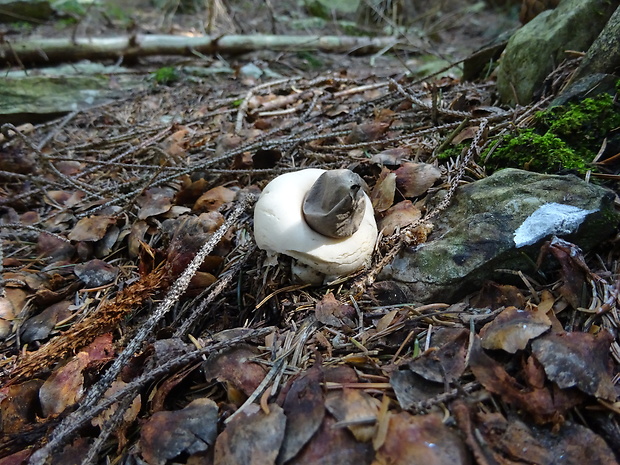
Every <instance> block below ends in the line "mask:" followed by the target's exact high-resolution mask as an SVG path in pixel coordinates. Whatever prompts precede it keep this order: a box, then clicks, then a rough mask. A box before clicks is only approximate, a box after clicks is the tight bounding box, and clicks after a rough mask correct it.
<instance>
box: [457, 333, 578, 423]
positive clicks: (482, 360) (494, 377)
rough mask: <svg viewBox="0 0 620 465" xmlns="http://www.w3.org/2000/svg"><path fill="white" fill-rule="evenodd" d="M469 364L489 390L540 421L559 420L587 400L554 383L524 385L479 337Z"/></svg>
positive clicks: (477, 377) (573, 391)
mask: <svg viewBox="0 0 620 465" xmlns="http://www.w3.org/2000/svg"><path fill="white" fill-rule="evenodd" d="M469 365H470V367H471V371H472V372H473V373H474V376H475V377H476V379H477V380H478V381H479V382H480V384H482V385H483V386H484V387H485V389H486V390H487V391H489V392H491V393H493V394H497V395H499V396H500V397H501V398H502V400H504V402H507V403H509V404H512V405H514V406H516V407H517V408H521V409H523V410H524V411H526V412H528V413H529V414H530V415H532V417H533V418H534V420H535V421H536V422H537V423H548V422H555V423H557V422H559V421H561V420H562V418H563V415H564V414H565V413H566V411H568V410H569V409H571V408H573V407H575V406H576V405H579V404H580V403H581V402H582V401H583V395H581V394H580V393H579V391H577V390H562V389H559V388H558V387H557V386H553V385H552V386H549V387H548V388H542V389H540V388H536V387H534V386H531V387H529V388H528V387H525V386H522V385H521V384H520V383H519V382H517V380H516V379H515V378H513V377H512V376H510V375H509V374H508V372H507V371H506V370H505V369H504V367H503V366H502V365H501V364H500V363H499V362H497V361H495V360H494V359H492V358H491V357H489V356H488V355H487V354H486V353H484V349H483V348H482V345H481V344H480V339H479V338H476V339H475V341H474V344H473V346H472V349H471V352H470V357H469Z"/></svg>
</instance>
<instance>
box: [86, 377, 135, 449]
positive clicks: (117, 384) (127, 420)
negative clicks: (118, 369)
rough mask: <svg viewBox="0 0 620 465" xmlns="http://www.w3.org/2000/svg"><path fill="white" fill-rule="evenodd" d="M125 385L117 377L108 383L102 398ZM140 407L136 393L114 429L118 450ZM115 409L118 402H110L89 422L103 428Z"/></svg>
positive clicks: (124, 443)
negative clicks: (110, 403)
mask: <svg viewBox="0 0 620 465" xmlns="http://www.w3.org/2000/svg"><path fill="white" fill-rule="evenodd" d="M125 386H127V383H125V382H124V381H122V380H120V379H117V380H116V381H114V382H113V383H112V384H111V385H110V387H109V388H108V390H107V391H106V392H105V394H104V396H103V398H104V399H106V398H108V397H109V396H112V395H114V394H115V393H117V392H119V391H122V390H123V388H125ZM141 407H142V401H141V400H140V396H139V395H138V396H136V397H134V399H133V401H132V402H131V405H130V406H129V408H128V409H126V410H125V413H124V414H123V421H122V422H121V423H120V425H119V426H118V427H117V428H116V431H114V435H115V436H116V438H117V440H118V449H119V450H122V449H123V448H124V447H125V445H126V444H127V437H126V431H127V428H128V427H129V426H130V425H131V424H132V423H133V422H134V421H135V419H136V418H138V414H139V413H140V408H141ZM117 409H118V404H117V403H115V404H112V405H111V406H110V407H109V408H108V409H107V410H104V411H103V412H101V414H99V415H98V416H97V417H95V418H93V419H92V420H91V424H92V425H93V426H98V427H99V428H101V429H103V428H104V425H105V423H106V422H107V421H108V420H109V419H110V418H111V417H112V416H113V415H114V413H115V412H116V410H117Z"/></svg>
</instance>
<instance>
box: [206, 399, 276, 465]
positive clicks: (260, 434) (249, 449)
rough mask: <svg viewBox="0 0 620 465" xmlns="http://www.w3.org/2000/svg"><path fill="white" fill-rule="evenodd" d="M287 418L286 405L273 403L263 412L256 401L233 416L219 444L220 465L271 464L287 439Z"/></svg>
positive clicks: (216, 458)
mask: <svg viewBox="0 0 620 465" xmlns="http://www.w3.org/2000/svg"><path fill="white" fill-rule="evenodd" d="M285 425H286V417H285V416H284V411H283V410H282V407H280V406H279V405H276V404H270V405H269V412H268V413H266V412H263V411H262V410H260V408H259V407H258V406H257V405H256V404H253V405H251V406H250V407H249V408H248V409H247V410H245V411H243V412H241V413H240V414H239V415H237V416H236V417H235V418H233V419H232V420H231V421H230V423H228V425H226V429H225V430H224V431H223V432H222V433H221V434H220V435H219V436H218V438H217V441H216V443H215V463H217V464H218V465H237V464H244V465H246V464H247V465H271V464H274V463H275V462H276V457H277V456H278V451H279V450H280V446H281V444H282V439H283V438H284V428H285Z"/></svg>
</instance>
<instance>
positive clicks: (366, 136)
mask: <svg viewBox="0 0 620 465" xmlns="http://www.w3.org/2000/svg"><path fill="white" fill-rule="evenodd" d="M391 124H392V122H391V121H371V122H369V123H361V124H356V125H355V126H353V129H352V130H351V133H350V134H349V135H348V136H347V137H346V139H345V141H346V143H347V144H357V143H359V142H372V141H375V140H377V139H379V138H380V137H381V136H382V135H383V134H384V133H385V131H387V130H388V128H389V127H390V125H391Z"/></svg>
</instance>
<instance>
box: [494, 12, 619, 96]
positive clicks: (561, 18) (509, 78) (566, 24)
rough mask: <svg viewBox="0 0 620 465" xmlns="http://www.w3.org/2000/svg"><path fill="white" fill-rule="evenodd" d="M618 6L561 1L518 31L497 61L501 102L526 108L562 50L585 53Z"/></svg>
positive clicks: (557, 61) (563, 52) (562, 52)
mask: <svg viewBox="0 0 620 465" xmlns="http://www.w3.org/2000/svg"><path fill="white" fill-rule="evenodd" d="M617 6H618V3H617V2H616V1H613V2H610V1H608V0H563V1H562V2H560V5H559V6H558V7H557V8H556V9H555V10H552V11H545V12H543V13H541V14H540V15H538V16H537V17H536V18H534V19H533V20H532V21H530V22H529V23H527V24H526V25H525V26H523V27H522V28H521V29H519V30H518V31H517V32H516V33H515V34H514V35H513V36H512V37H511V39H510V40H509V42H508V45H507V46H506V50H505V52H504V56H503V58H502V60H501V62H500V66H499V69H498V75H497V88H498V91H499V94H500V97H501V99H502V101H504V102H505V103H509V104H521V105H526V104H528V103H530V102H531V101H532V99H533V97H534V96H535V94H536V93H537V92H538V91H539V90H540V88H541V86H542V84H543V81H544V80H545V78H546V77H547V76H548V75H549V73H550V72H551V71H552V70H553V69H554V67H556V66H558V65H559V64H560V63H561V62H562V61H563V60H564V59H565V58H566V53H565V51H566V50H576V51H582V52H585V51H586V50H588V48H589V47H590V45H591V44H592V43H593V42H594V40H595V39H596V38H597V36H598V34H599V33H600V32H601V30H602V29H603V27H604V26H605V24H606V22H607V20H608V19H609V17H610V16H611V15H612V13H613V12H614V10H615V9H616V7H617Z"/></svg>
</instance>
